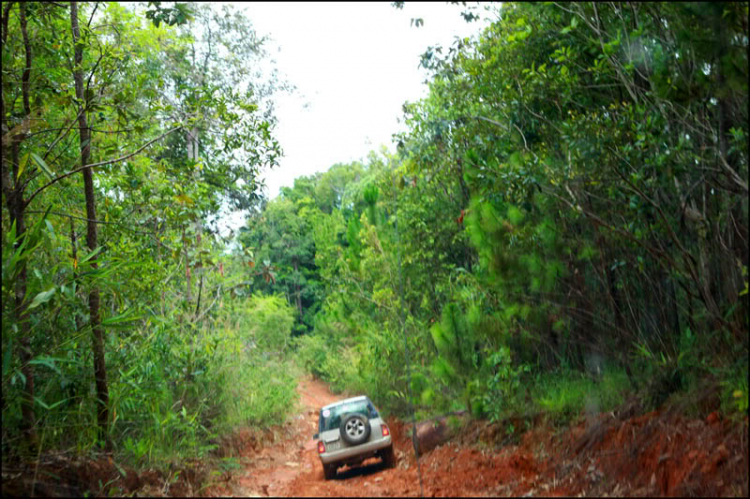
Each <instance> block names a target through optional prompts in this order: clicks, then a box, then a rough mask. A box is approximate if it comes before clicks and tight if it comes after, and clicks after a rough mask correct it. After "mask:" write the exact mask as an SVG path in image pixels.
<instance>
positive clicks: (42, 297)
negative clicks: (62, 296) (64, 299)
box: [29, 287, 57, 310]
mask: <svg viewBox="0 0 750 499" xmlns="http://www.w3.org/2000/svg"><path fill="white" fill-rule="evenodd" d="M56 289H57V288H54V287H53V288H51V289H49V290H47V291H42V292H41V293H39V294H38V295H36V296H35V297H34V299H33V300H32V302H31V305H29V310H31V309H32V308H36V307H38V306H39V305H42V304H44V303H47V302H48V301H50V299H52V296H53V295H54V294H55V291H56Z"/></svg>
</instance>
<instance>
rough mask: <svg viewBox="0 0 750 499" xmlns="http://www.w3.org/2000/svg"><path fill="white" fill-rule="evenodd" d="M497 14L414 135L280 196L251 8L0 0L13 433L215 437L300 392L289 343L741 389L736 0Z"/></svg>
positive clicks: (468, 390)
mask: <svg viewBox="0 0 750 499" xmlns="http://www.w3.org/2000/svg"><path fill="white" fill-rule="evenodd" d="M489 12H490V14H492V15H494V16H495V18H496V20H495V21H494V22H493V23H492V24H491V25H490V26H489V27H488V28H486V29H485V30H483V31H482V33H481V34H480V35H479V36H478V37H477V38H476V39H468V38H467V39H457V40H456V42H455V44H454V45H453V46H451V47H446V48H445V50H443V49H442V48H439V47H434V48H431V49H429V50H428V51H427V52H426V53H425V54H424V55H423V57H422V59H421V64H422V65H423V66H424V67H426V68H428V69H429V71H430V73H431V76H430V79H429V94H428V95H427V97H425V98H424V99H422V100H420V101H418V102H413V103H406V104H405V105H404V121H405V123H406V124H407V129H408V131H406V132H404V133H401V134H398V135H396V137H395V138H396V143H397V150H396V151H395V152H389V151H388V150H387V149H383V150H381V151H378V152H372V153H371V154H370V155H369V156H368V158H367V159H366V160H365V161H363V162H353V163H347V164H344V163H342V164H337V165H333V166H332V167H331V168H330V169H329V170H328V171H327V172H325V173H319V174H317V175H314V176H311V177H302V178H298V179H296V180H295V183H294V186H293V187H291V188H284V189H282V192H281V194H280V195H279V196H278V197H277V198H275V199H272V200H265V199H261V198H260V197H259V195H258V192H259V191H258V182H257V180H256V178H257V174H258V172H259V170H260V169H261V168H262V167H266V166H274V165H275V164H276V161H277V158H278V157H279V155H280V154H281V149H280V145H279V144H278V143H277V142H276V140H275V139H274V135H273V130H274V125H275V118H274V114H273V106H272V105H270V100H269V99H268V97H269V96H270V95H272V94H273V92H274V91H276V90H279V89H283V88H285V85H284V84H283V83H282V82H279V81H278V80H277V79H276V78H274V77H273V76H272V75H271V76H270V77H268V78H258V77H257V75H256V74H255V72H254V71H253V70H251V69H252V68H253V65H254V64H255V63H257V61H258V60H259V59H260V58H263V57H267V55H266V54H265V52H264V50H263V47H264V40H263V39H262V38H259V37H258V36H257V34H256V33H255V31H254V30H253V28H252V25H251V24H250V23H249V21H248V20H247V19H246V18H245V17H244V16H243V15H241V14H240V13H238V12H237V11H235V10H234V9H232V8H230V7H227V6H221V7H217V6H214V5H208V4H182V3H179V4H175V5H174V6H172V7H163V6H162V5H161V2H152V3H150V4H149V5H148V6H141V7H138V8H136V10H129V9H128V8H125V7H123V6H121V5H119V4H117V3H106V4H104V3H85V4H80V5H79V4H78V3H75V2H74V3H70V4H61V3H59V2H56V3H36V2H32V3H25V2H7V3H4V4H3V7H2V23H0V24H2V61H3V62H2V64H3V84H2V85H3V86H2V113H1V114H2V117H3V121H2V123H3V124H2V126H3V131H2V135H3V152H2V196H3V207H2V249H3V265H2V282H3V284H2V293H3V296H2V319H3V321H2V345H3V364H2V388H3V390H2V406H3V430H2V431H3V436H2V441H3V459H6V458H8V457H9V456H16V455H28V454H29V453H34V454H36V453H38V452H40V451H41V450H44V449H49V448H72V447H76V448H78V449H79V450H87V449H90V448H92V447H94V446H95V445H99V444H101V445H103V446H106V447H110V448H114V449H115V450H116V451H118V452H120V453H122V455H125V456H128V457H129V458H130V459H131V460H133V461H134V462H137V463H140V464H143V465H146V464H153V463H154V462H164V461H167V460H171V459H174V458H176V457H184V456H200V455H204V454H205V453H206V452H207V451H208V450H209V449H210V448H211V447H212V444H211V443H210V442H212V441H213V440H212V439H213V437H214V436H216V435H218V434H220V433H222V432H224V431H227V430H228V429H231V428H232V427H234V426H236V425H240V424H248V423H250V424H252V425H256V426H263V425H269V424H273V423H275V422H279V419H280V417H281V416H282V415H283V414H285V411H287V410H288V409H289V408H290V407H292V405H293V403H294V397H295V395H294V394H295V392H294V387H295V385H296V380H295V377H294V374H295V367H294V366H292V365H291V364H290V363H289V361H288V359H289V354H290V353H291V352H294V354H295V356H296V360H297V361H298V363H299V364H300V365H301V367H303V368H304V369H306V370H307V371H309V372H312V373H313V374H315V375H317V376H319V377H321V378H323V379H325V380H327V381H328V382H330V384H331V385H332V387H333V388H334V389H336V390H347V391H350V392H364V393H367V394H368V395H369V396H370V397H371V398H372V399H373V400H375V401H376V403H377V404H378V405H379V406H380V407H383V408H385V409H386V410H387V411H389V412H392V413H396V414H404V413H406V412H407V411H408V410H409V408H410V405H411V404H412V403H413V404H414V405H416V407H417V409H418V411H419V412H420V413H421V414H422V415H426V414H431V413H437V412H445V411H449V410H459V409H466V410H467V411H470V412H471V413H472V414H474V415H475V416H477V417H488V418H490V419H494V420H501V419H503V418H505V417H506V416H508V415H510V414H511V413H515V414H516V415H517V414H518V413H521V414H528V413H535V412H539V411H544V412H545V413H548V414H551V415H553V416H554V417H555V418H558V419H559V420H566V419H568V418H570V417H573V416H575V415H577V414H580V412H581V411H584V410H585V411H593V410H596V409H603V408H605V407H614V406H615V405H617V404H618V403H620V402H621V401H622V400H623V398H624V396H625V395H626V394H627V393H628V392H631V393H635V394H637V395H638V396H639V397H640V398H641V400H642V402H643V404H645V405H647V406H651V407H655V406H658V405H660V404H662V403H664V402H665V401H667V400H670V399H671V400H673V401H675V400H680V399H682V400H687V401H688V402H689V403H688V405H686V406H685V407H686V408H687V409H689V410H693V411H707V410H709V409H710V410H713V409H715V408H716V407H718V406H720V407H721V409H722V410H723V411H724V412H725V413H727V414H737V413H739V414H744V413H746V412H747V408H748V384H747V378H748V346H749V345H748V311H749V310H748V276H747V269H748V249H749V248H748V240H749V238H750V234H748V115H747V113H748V83H747V82H748V60H747V50H748V4H747V3H746V2H738V3H721V2H712V3H658V4H656V3H637V2H633V3H617V4H608V3H607V4H605V3H590V4H583V3H570V4H567V3H565V4H556V3H518V4H513V3H510V4H503V5H502V6H494V7H490V8H489ZM79 173H80V175H79ZM230 208H242V209H249V213H250V215H249V216H248V218H247V223H246V225H245V227H243V228H242V230H240V232H239V234H238V235H237V237H236V238H235V239H234V240H233V241H231V244H226V243H228V242H229V241H225V240H223V239H222V238H221V237H220V236H219V234H218V227H217V224H216V221H217V219H218V218H220V217H221V216H222V213H224V212H225V210H226V209H230Z"/></svg>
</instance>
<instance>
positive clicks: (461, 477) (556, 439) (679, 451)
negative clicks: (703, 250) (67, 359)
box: [2, 378, 749, 497]
mask: <svg viewBox="0 0 750 499" xmlns="http://www.w3.org/2000/svg"><path fill="white" fill-rule="evenodd" d="M298 390H299V393H300V408H299V411H298V413H297V414H296V415H295V416H294V417H293V418H290V420H289V421H288V422H287V423H285V424H284V425H283V426H281V427H277V428H274V429H272V430H267V431H256V430H252V429H240V430H238V431H236V432H235V433H234V434H232V435H229V436H227V437H225V438H224V439H223V440H222V441H220V442H217V443H218V444H219V448H218V449H217V451H216V455H215V456H214V457H213V458H212V459H211V460H210V461H205V462H204V461H201V462H195V463H183V465H181V467H180V468H179V469H177V468H176V469H171V470H161V471H157V470H145V471H138V472H136V471H135V470H133V469H131V468H128V467H125V466H120V465H118V464H117V463H115V462H113V460H112V459H111V457H109V456H107V455H99V456H89V457H81V456H74V455H69V454H65V453H57V454H53V453H49V454H45V455H44V456H41V457H40V459H39V460H38V461H34V462H29V463H25V464H23V465H18V466H16V465H8V466H6V465H5V464H4V466H3V470H2V495H3V496H29V495H37V496H39V495H42V496H56V497H64V496H80V495H83V494H87V495H93V496H97V497H98V496H110V495H130V496H136V497H142V496H160V497H180V496H197V495H199V496H234V497H262V496H319V497H330V496H418V495H420V494H423V495H425V496H599V497H612V496H615V497H618V496H709V497H710V496H730V497H731V496H741V497H747V496H748V464H749V463H748V419H747V417H745V418H744V419H742V420H727V419H722V418H721V416H720V415H719V413H718V412H711V413H710V414H709V415H708V417H706V418H703V419H689V418H685V417H683V416H681V415H680V414H679V413H678V411H673V412H669V411H666V410H662V411H654V412H649V413H646V414H639V410H638V409H636V408H633V407H630V408H623V409H622V410H621V411H619V412H609V413H601V414H589V415H588V416H585V417H584V416H581V418H580V419H579V420H578V421H576V422H574V424H572V425H571V426H569V427H567V428H565V429H555V428H554V427H553V426H551V425H548V424H546V423H545V420H544V415H538V416H537V417H534V418H526V419H521V418H516V419H512V420H507V421H502V422H499V423H496V424H490V423H488V422H486V421H476V420H469V419H468V418H466V417H464V416H461V417H455V416H454V417H453V418H437V419H435V420H430V421H425V422H421V423H420V424H418V427H417V435H418V436H419V437H420V439H421V441H422V443H423V445H422V455H421V457H420V458H419V460H418V461H417V460H416V459H415V455H414V448H413V446H412V440H411V437H410V431H411V425H410V424H404V423H403V422H401V421H399V420H396V419H391V420H389V421H388V425H389V427H390V429H391V434H392V436H393V441H394V448H395V454H396V460H397V464H396V467H395V468H392V469H385V468H384V467H383V465H382V463H381V462H380V460H379V459H377V458H373V459H369V460H367V461H365V462H364V463H363V464H362V465H361V466H357V467H351V468H349V467H347V468H343V469H340V470H339V472H338V475H337V476H336V478H335V479H334V480H325V478H324V477H323V468H322V466H321V463H320V459H319V458H318V454H317V449H316V442H315V441H314V440H313V439H312V435H313V434H314V433H315V432H316V429H317V414H318V410H319V408H320V407H321V406H323V405H326V404H328V403H331V402H333V401H335V400H338V399H340V398H343V397H346V396H347V395H338V396H336V395H333V394H332V393H330V392H329V391H328V389H327V387H326V386H325V385H324V384H323V383H320V382H318V381H315V380H313V379H312V378H307V379H304V380H302V381H301V382H300V384H299V387H298ZM521 428H528V430H527V431H524V432H520V431H519V429H521ZM511 430H513V431H511ZM446 439H449V440H448V441H446ZM217 463H219V464H222V463H223V464H227V465H228V466H225V467H224V468H223V469H219V470H217V469H216V465H217ZM229 465H230V466H229ZM220 468H221V466H220ZM420 475H421V480H420Z"/></svg>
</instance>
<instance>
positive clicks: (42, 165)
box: [30, 152, 55, 178]
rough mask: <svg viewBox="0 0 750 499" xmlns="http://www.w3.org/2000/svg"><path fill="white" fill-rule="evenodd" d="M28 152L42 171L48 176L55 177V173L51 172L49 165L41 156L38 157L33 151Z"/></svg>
mask: <svg viewBox="0 0 750 499" xmlns="http://www.w3.org/2000/svg"><path fill="white" fill-rule="evenodd" d="M30 154H31V157H32V158H34V161H35V162H36V164H37V165H39V168H41V169H42V171H44V173H46V174H47V176H48V177H49V178H55V174H54V173H52V170H50V168H49V166H47V163H45V162H44V160H43V159H42V158H41V157H39V155H38V154H36V153H33V152H32V153H30Z"/></svg>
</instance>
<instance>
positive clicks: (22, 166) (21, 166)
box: [16, 154, 29, 180]
mask: <svg viewBox="0 0 750 499" xmlns="http://www.w3.org/2000/svg"><path fill="white" fill-rule="evenodd" d="M28 162H29V155H28V154H25V155H24V156H23V158H21V163H20V164H19V165H18V175H16V180H18V179H19V178H21V174H22V173H23V171H24V170H25V169H26V164H27V163H28Z"/></svg>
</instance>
